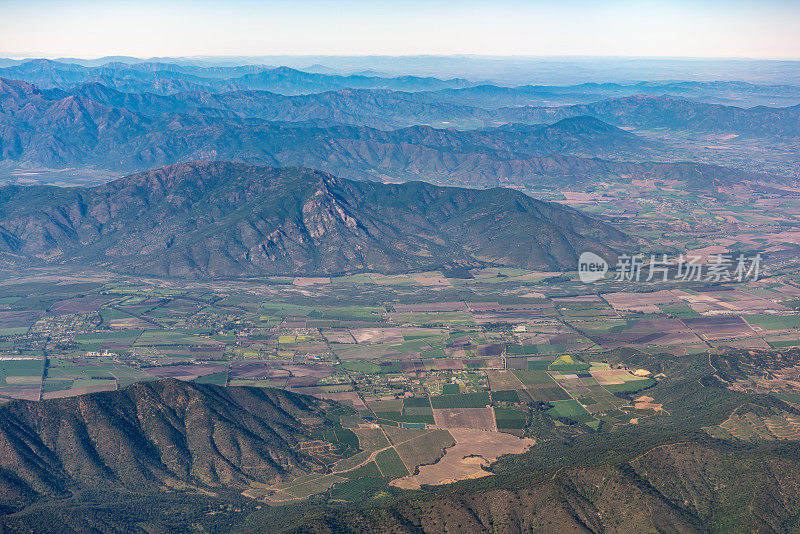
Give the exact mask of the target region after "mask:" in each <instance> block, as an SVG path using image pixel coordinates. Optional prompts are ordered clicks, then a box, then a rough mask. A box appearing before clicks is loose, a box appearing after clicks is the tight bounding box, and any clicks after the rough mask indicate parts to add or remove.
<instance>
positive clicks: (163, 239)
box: [0, 162, 629, 278]
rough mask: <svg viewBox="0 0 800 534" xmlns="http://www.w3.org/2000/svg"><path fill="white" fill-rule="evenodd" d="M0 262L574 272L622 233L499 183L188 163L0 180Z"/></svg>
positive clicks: (283, 270) (192, 271) (254, 272)
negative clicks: (89, 182) (108, 175)
mask: <svg viewBox="0 0 800 534" xmlns="http://www.w3.org/2000/svg"><path fill="white" fill-rule="evenodd" d="M0 206H2V214H1V215H0V258H2V259H3V260H4V261H5V262H7V263H10V264H19V265H24V264H34V265H54V264H59V265H64V264H66V265H76V266H80V265H84V266H94V267H98V268H111V269H113V270H116V271H122V272H130V273H136V274H149V275H157V276H179V277H184V278H187V277H188V278H209V277H211V278H220V277H223V278H224V277H239V276H263V275H278V274H282V275H287V274H288V275H296V274H317V275H330V274H341V273H348V272H357V271H362V270H370V271H381V272H407V271H420V270H429V269H439V268H443V267H447V266H478V265H486V264H489V265H507V266H516V267H524V268H533V269H537V268H538V269H553V268H572V267H573V266H574V265H575V262H576V261H577V255H578V254H580V252H582V251H583V250H594V251H595V252H598V253H601V254H603V255H605V256H607V257H613V256H614V250H615V249H616V247H618V246H624V245H627V244H629V240H628V238H627V236H625V235H624V234H623V233H621V232H619V231H618V230H616V229H614V228H613V227H611V226H609V225H607V224H605V223H602V222H600V221H597V220H594V219H592V218H590V217H588V216H586V215H584V214H582V213H580V212H578V211H576V210H574V209H572V208H568V207H564V206H561V205H558V204H554V203H548V202H542V201H539V200H536V199H533V198H530V197H528V196H526V195H524V194H522V193H519V192H517V191H513V190H509V189H488V190H474V189H459V188H442V187H436V186H433V185H430V184H426V183H423V182H411V183H406V184H380V183H375V182H357V181H350V180H343V179H340V178H336V177H334V176H331V175H327V174H324V173H321V172H318V171H312V170H309V169H299V168H282V169H276V168H270V167H254V166H250V165H245V164H235V163H222V162H197V163H188V164H179V165H173V166H170V167H166V168H163V169H158V170H154V171H150V172H145V173H141V174H137V175H133V176H129V177H127V178H122V179H119V180H116V181H113V182H110V183H108V184H106V185H104V186H100V187H95V188H72V189H67V188H59V187H51V186H24V187H19V186H7V187H4V188H0Z"/></svg>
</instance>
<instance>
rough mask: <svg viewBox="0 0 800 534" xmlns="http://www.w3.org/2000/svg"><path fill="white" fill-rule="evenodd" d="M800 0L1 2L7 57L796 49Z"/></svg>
mask: <svg viewBox="0 0 800 534" xmlns="http://www.w3.org/2000/svg"><path fill="white" fill-rule="evenodd" d="M798 28H800V0H760V1H755V0H663V1H662V0H659V1H655V0H611V1H604V0H595V1H591V0H549V1H539V0H529V1H522V0H495V1H493V2H489V1H483V0H462V1H449V0H444V1H437V0H428V1H419V0H294V1H286V2H279V1H269V0H267V1H256V0H228V1H226V2H222V1H211V0H194V1H190V0H171V1H170V0H163V1H152V0H139V1H128V0H123V1H120V0H105V1H100V0H71V1H57V0H25V1H8V0H0V55H5V56H8V55H14V56H18V57H19V56H26V57H30V56H44V57H59V56H70V57H99V56H106V55H132V56H138V57H151V56H192V55H262V54H263V55H270V54H341V55H366V54H390V55H397V54H460V53H466V54H497V55H604V56H620V55H621V56H673V57H674V56H691V57H756V58H800V30H798Z"/></svg>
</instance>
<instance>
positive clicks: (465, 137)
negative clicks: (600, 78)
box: [0, 80, 772, 187]
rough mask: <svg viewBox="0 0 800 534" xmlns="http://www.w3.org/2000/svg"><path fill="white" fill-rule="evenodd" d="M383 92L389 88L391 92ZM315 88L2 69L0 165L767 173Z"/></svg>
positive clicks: (451, 179)
mask: <svg viewBox="0 0 800 534" xmlns="http://www.w3.org/2000/svg"><path fill="white" fill-rule="evenodd" d="M381 95H383V96H382V97H381V98H384V97H386V98H389V99H391V98H395V96H393V95H396V93H392V94H386V93H381ZM312 96H313V97H315V98H317V97H319V98H321V99H322V100H317V101H316V102H312V100H311V97H280V96H276V95H272V94H271V93H267V94H266V95H263V94H260V93H259V94H226V95H200V94H193V95H188V96H187V95H185V96H184V97H183V98H177V97H175V96H172V97H158V96H156V95H130V94H125V93H119V92H118V91H115V90H112V89H108V88H106V87H104V86H97V85H93V86H83V87H82V90H81V91H79V92H78V93H69V94H66V95H65V94H64V93H62V92H60V91H57V92H53V91H42V90H40V89H39V88H37V87H36V86H33V85H31V84H28V83H26V82H19V81H11V80H0V163H2V164H3V165H4V166H5V168H13V167H16V166H23V167H25V166H27V167H30V166H33V167H49V168H62V167H64V166H77V167H81V166H84V167H86V166H92V167H96V168H100V169H109V170H114V171H121V172H132V171H140V170H145V169H149V168H153V167H157V166H161V165H168V164H173V163H178V162H186V161H193V160H199V159H209V160H240V161H244V162H248V163H252V164H261V165H285V166H304V167H312V168H316V169H320V170H324V171H326V172H331V173H334V174H337V175H340V176H342V177H345V178H353V179H372V180H376V179H377V180H390V181H405V180H419V179H423V180H427V181H433V182H436V183H441V184H452V185H465V186H479V187H486V186H497V185H510V184H519V185H523V186H531V185H540V184H544V185H561V184H572V183H592V182H597V181H605V180H611V181H619V180H621V179H622V180H625V179H630V178H631V177H633V178H648V179H678V180H684V181H687V182H688V183H689V184H690V186H693V187H709V186H714V185H715V184H718V183H731V182H741V181H748V180H749V181H758V180H763V181H769V180H771V179H772V178H770V177H767V176H763V175H758V174H754V173H751V172H746V171H740V170H736V169H731V168H725V167H720V166H714V165H703V164H695V163H688V162H652V161H647V159H646V156H647V155H648V154H652V152H653V150H657V147H655V145H654V143H652V142H649V141H645V140H644V139H642V138H640V137H637V136H635V135H633V134H631V133H630V132H626V131H624V130H621V129H620V128H617V127H614V126H611V125H609V124H604V123H603V122H602V121H600V120H598V119H596V118H594V117H570V118H568V119H566V120H563V119H562V120H560V121H559V122H556V123H555V124H550V125H522V124H505V125H503V126H498V127H494V128H481V129H473V130H454V129H437V128H433V127H430V126H426V125H416V126H411V127H408V128H402V129H398V130H390V131H386V130H380V129H376V128H370V127H367V126H362V125H342V124H339V123H338V121H341V120H347V118H346V116H347V117H350V118H351V119H352V122H358V121H359V120H360V119H359V118H358V117H361V116H372V117H375V116H376V115H375V114H373V113H372V112H371V111H370V109H372V108H375V109H399V108H398V107H397V106H394V105H393V104H392V103H391V102H390V101H386V100H383V101H379V100H375V101H374V102H373V103H372V104H370V106H371V107H370V106H366V108H365V107H364V106H361V104H359V103H358V102H360V101H361V99H362V97H365V98H368V100H371V99H374V98H376V97H375V93H370V94H365V93H363V92H362V93H357V94H356V95H355V96H354V95H353V94H352V92H349V91H348V92H345V93H337V94H326V93H323V94H322V95H312ZM262 97H264V99H265V100H266V103H265V104H264V105H263V106H262V104H261V98H262ZM95 98H97V99H98V100H100V102H98V100H95ZM286 98H302V99H305V100H306V103H305V104H303V105H301V106H300V107H299V108H297V109H294V108H291V107H284V104H282V103H281V102H282V99H286ZM272 100H274V101H275V102H276V104H275V106H274V107H273V108H272V109H273V111H274V113H277V114H278V116H279V117H281V118H284V119H294V120H302V121H305V122H271V121H269V120H265V119H263V118H253V117H249V116H247V115H252V114H255V113H256V112H254V111H248V110H250V109H257V110H260V111H258V112H260V113H262V114H263V115H266V116H273V118H275V117H274V114H273V115H271V113H272V112H270V111H269V108H270V106H269V105H268V103H269V102H270V101H272ZM325 100H327V103H326V102H324V101H325ZM220 102H222V104H220ZM331 102H334V103H331ZM215 106H217V107H215ZM367 108H369V109H367ZM345 110H346V111H345ZM239 112H241V113H243V115H240V114H239ZM384 115H385V114H384ZM625 156H627V158H626V157H625ZM600 158H603V159H600ZM612 158H613V160H612ZM620 159H622V161H620ZM625 159H628V161H625ZM623 177H627V178H623Z"/></svg>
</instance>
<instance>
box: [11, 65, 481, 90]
mask: <svg viewBox="0 0 800 534" xmlns="http://www.w3.org/2000/svg"><path fill="white" fill-rule="evenodd" d="M0 76H1V77H4V78H13V79H18V80H25V81H28V82H31V83H34V84H36V85H39V86H41V87H43V88H47V89H54V88H69V87H72V86H74V85H79V84H84V83H87V82H100V83H102V84H103V85H107V86H110V87H114V88H116V89H120V90H124V91H148V92H154V93H158V94H171V93H175V92H181V91H199V90H203V91H211V92H224V91H236V90H243V89H246V90H264V91H272V92H277V93H284V94H304V93H318V92H321V91H331V90H336V89H344V88H372V89H392V90H412V91H419V90H426V89H427V90H432V89H441V88H455V87H464V86H466V85H470V84H469V82H467V81H466V80H463V79H453V80H440V79H438V78H430V77H417V76H400V77H395V78H384V77H378V76H362V75H349V76H340V75H335V74H319V73H312V72H303V71H299V70H295V69H291V68H289V67H277V68H269V67H258V66H244V67H241V66H237V67H195V66H180V65H175V64H169V63H137V64H133V65H130V64H126V63H107V64H105V65H102V66H96V67H85V66H82V65H77V64H72V63H62V62H58V61H52V60H48V59H34V60H30V61H26V62H24V63H20V64H17V65H10V66H6V67H3V68H0Z"/></svg>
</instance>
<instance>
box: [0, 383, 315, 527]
mask: <svg viewBox="0 0 800 534" xmlns="http://www.w3.org/2000/svg"><path fill="white" fill-rule="evenodd" d="M328 408H330V404H329V403H326V402H324V401H319V400H318V399H315V398H313V397H306V396H304V395H297V394H293V393H289V392H286V391H282V390H271V389H258V388H256V389H253V388H237V387H232V388H220V387H217V386H204V385H199V384H190V383H185V382H178V381H176V380H164V381H158V382H143V383H137V384H134V385H132V386H129V387H127V388H125V389H122V390H119V391H114V392H105V393H99V394H93V395H83V396H80V397H72V398H67V399H58V400H49V401H43V402H28V401H14V402H12V403H10V404H7V405H5V406H3V407H0V448H2V451H3V454H2V455H0V510H2V511H3V512H8V511H9V510H13V509H15V508H19V507H21V506H25V505H27V504H29V503H31V502H33V501H35V500H36V499H38V498H42V497H48V496H49V497H60V496H64V495H67V494H69V493H70V492H72V491H76V490H82V489H83V490H87V489H92V488H95V489H101V488H102V489H103V490H105V491H110V492H113V491H125V490H137V489H138V490H146V491H157V490H158V489H159V488H164V487H170V486H178V487H179V486H180V485H182V484H183V485H189V486H195V487H199V488H223V487H226V488H231V489H236V488H246V487H247V486H248V484H249V483H250V482H252V481H259V482H265V483H266V482H270V481H276V480H282V479H283V477H290V476H297V475H302V474H304V473H308V472H311V471H312V470H317V469H321V468H323V467H324V463H323V462H322V461H321V460H320V459H319V458H315V457H313V456H310V455H308V454H305V453H303V452H300V447H299V443H300V442H303V441H307V440H310V439H316V437H315V431H314V430H315V429H314V428H312V427H309V426H307V425H304V424H303V423H302V422H301V420H303V419H306V418H309V417H316V418H318V419H319V420H320V421H321V420H322V417H321V416H323V415H324V414H323V413H322V410H325V409H328ZM319 424H322V423H319ZM240 491H241V489H240Z"/></svg>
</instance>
